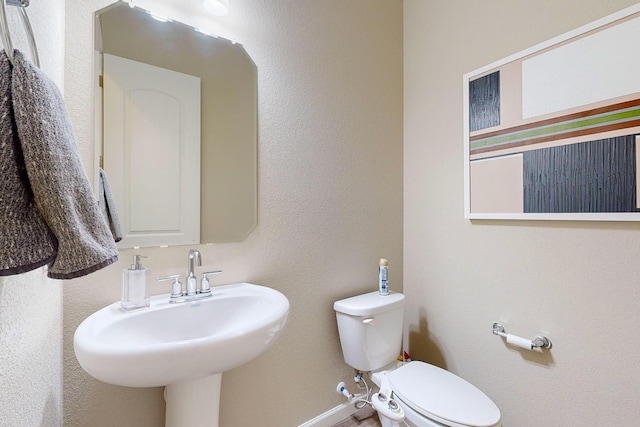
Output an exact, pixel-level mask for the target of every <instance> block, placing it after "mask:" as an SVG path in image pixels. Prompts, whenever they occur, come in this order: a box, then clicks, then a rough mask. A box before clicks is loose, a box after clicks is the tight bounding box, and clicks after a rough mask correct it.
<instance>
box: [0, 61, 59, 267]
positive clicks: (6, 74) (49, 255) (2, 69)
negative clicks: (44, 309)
mask: <svg viewBox="0 0 640 427" xmlns="http://www.w3.org/2000/svg"><path fill="white" fill-rule="evenodd" d="M56 247H57V241H56V238H55V237H54V235H53V234H52V233H51V231H50V230H49V227H48V226H47V223H46V222H45V220H44V218H43V217H42V215H41V214H40V212H39V211H38V210H37V209H36V207H35V200H34V198H33V192H32V191H31V187H30V186H29V180H28V178H27V171H26V169H25V166H24V157H23V155H22V149H21V148H20V142H19V141H18V131H17V129H16V126H15V119H14V115H13V107H12V105H11V63H10V62H9V59H8V58H7V55H6V54H5V53H4V51H0V276H9V275H12V274H19V273H24V272H27V271H31V270H33V269H36V268H38V267H41V266H43V265H46V264H49V263H51V262H53V260H54V259H55V255H56Z"/></svg>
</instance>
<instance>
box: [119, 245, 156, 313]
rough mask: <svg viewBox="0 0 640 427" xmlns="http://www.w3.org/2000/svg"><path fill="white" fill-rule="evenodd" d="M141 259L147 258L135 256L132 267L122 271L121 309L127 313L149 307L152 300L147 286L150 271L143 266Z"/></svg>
mask: <svg viewBox="0 0 640 427" xmlns="http://www.w3.org/2000/svg"><path fill="white" fill-rule="evenodd" d="M140 258H146V257H145V256H143V255H134V256H133V263H132V264H131V267H130V268H128V269H124V270H122V297H121V299H120V307H122V309H123V310H125V311H129V310H135V309H137V308H144V307H149V305H150V301H151V298H150V296H149V295H150V292H149V285H148V284H147V277H148V276H149V269H148V268H144V267H143V266H142V263H141V262H140Z"/></svg>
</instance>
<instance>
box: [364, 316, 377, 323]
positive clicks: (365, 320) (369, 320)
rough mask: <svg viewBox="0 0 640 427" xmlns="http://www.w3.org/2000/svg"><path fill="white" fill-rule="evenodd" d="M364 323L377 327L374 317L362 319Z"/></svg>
mask: <svg viewBox="0 0 640 427" xmlns="http://www.w3.org/2000/svg"><path fill="white" fill-rule="evenodd" d="M362 323H364V324H365V325H375V324H376V323H375V319H374V318H373V317H366V318H364V319H362Z"/></svg>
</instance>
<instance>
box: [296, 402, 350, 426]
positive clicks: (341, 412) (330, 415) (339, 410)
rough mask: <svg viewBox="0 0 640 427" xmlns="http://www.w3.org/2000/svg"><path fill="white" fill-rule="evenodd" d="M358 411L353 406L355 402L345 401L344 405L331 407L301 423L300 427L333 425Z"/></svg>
mask: <svg viewBox="0 0 640 427" xmlns="http://www.w3.org/2000/svg"><path fill="white" fill-rule="evenodd" d="M356 411H357V410H356V408H355V407H354V406H353V403H350V402H345V403H343V404H342V405H338V406H336V407H335V408H332V409H329V410H328V411H327V412H325V413H324V414H320V415H318V416H317V417H315V418H314V419H312V420H309V421H307V422H306V423H304V424H300V425H299V426H298V427H331V426H332V425H334V424H336V423H337V422H340V421H342V420H344V419H345V418H348V417H350V416H351V415H353V414H354V413H355V412H356Z"/></svg>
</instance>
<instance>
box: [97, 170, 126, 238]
mask: <svg viewBox="0 0 640 427" xmlns="http://www.w3.org/2000/svg"><path fill="white" fill-rule="evenodd" d="M98 206H100V212H102V216H103V217H104V219H105V220H106V221H107V224H109V229H110V230H111V234H112V235H113V240H114V241H115V242H119V241H120V240H122V231H121V229H120V219H119V218H118V211H117V209H116V203H115V201H114V200H113V195H112V194H111V187H110V186H109V180H108V179H107V173H106V172H105V171H104V170H103V169H102V168H100V185H99V189H98Z"/></svg>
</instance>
